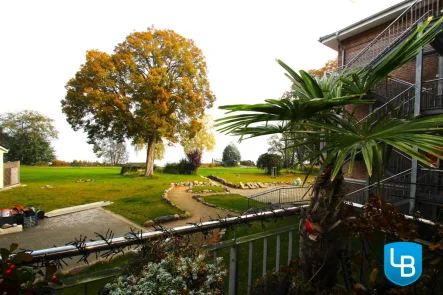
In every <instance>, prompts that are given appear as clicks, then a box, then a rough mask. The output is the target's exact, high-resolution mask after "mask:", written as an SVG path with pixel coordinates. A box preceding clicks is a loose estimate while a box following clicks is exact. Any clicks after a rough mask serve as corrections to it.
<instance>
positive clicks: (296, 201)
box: [248, 186, 311, 212]
mask: <svg viewBox="0 0 443 295" xmlns="http://www.w3.org/2000/svg"><path fill="white" fill-rule="evenodd" d="M310 189H311V186H282V187H276V188H273V189H270V190H267V191H264V192H261V193H258V194H254V195H251V196H249V197H248V212H249V211H252V212H258V211H267V210H273V209H277V208H278V209H281V208H284V207H291V206H294V205H301V204H306V203H307V202H309V196H308V193H309V190H310Z"/></svg>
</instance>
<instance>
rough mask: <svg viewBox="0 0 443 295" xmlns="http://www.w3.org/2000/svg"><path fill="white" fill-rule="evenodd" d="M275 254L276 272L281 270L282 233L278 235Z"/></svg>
mask: <svg viewBox="0 0 443 295" xmlns="http://www.w3.org/2000/svg"><path fill="white" fill-rule="evenodd" d="M276 248H277V249H276V254H275V272H276V273H279V272H280V248H281V235H277V245H276Z"/></svg>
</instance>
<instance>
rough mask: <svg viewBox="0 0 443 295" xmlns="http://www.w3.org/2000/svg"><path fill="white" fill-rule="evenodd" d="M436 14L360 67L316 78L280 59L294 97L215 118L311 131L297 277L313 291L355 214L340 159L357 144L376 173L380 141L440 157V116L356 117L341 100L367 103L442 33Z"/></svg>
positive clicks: (251, 133) (259, 132)
mask: <svg viewBox="0 0 443 295" xmlns="http://www.w3.org/2000/svg"><path fill="white" fill-rule="evenodd" d="M442 20H443V19H440V20H438V21H437V22H436V23H435V24H434V25H433V26H432V27H430V28H429V24H430V21H431V19H428V20H427V21H426V22H424V23H423V25H422V26H420V27H419V28H417V29H416V30H415V31H413V32H412V33H411V35H410V37H408V38H407V39H406V40H405V41H403V42H402V44H400V45H399V47H398V48H397V49H395V50H394V51H393V52H392V53H390V54H389V55H388V56H387V57H386V58H385V59H384V60H383V61H381V62H380V63H377V64H374V65H369V66H367V67H365V68H363V69H347V70H346V71H344V72H342V73H340V74H335V75H330V76H329V77H328V76H323V77H322V78H318V79H315V78H313V77H312V76H311V75H309V74H308V73H306V72H305V71H300V72H299V73H296V72H295V71H294V70H292V69H291V68H290V67H288V66H287V65H286V64H284V63H283V62H281V61H278V63H279V64H280V65H281V66H282V67H283V68H284V69H285V70H286V71H287V76H288V77H289V78H290V79H291V81H292V82H293V84H294V87H293V96H294V97H295V99H291V98H287V99H282V100H267V101H266V103H262V104H255V105H229V106H222V107H221V109H224V110H227V111H229V112H230V113H232V112H240V114H233V115H230V116H227V117H225V118H222V119H219V120H218V121H217V122H218V125H216V126H219V127H220V131H222V132H226V133H230V134H233V135H240V136H241V138H251V137H257V136H263V135H271V134H280V133H284V132H291V131H293V129H292V126H293V125H294V124H299V125H303V126H305V127H306V128H307V129H306V130H309V131H308V132H303V133H302V134H303V137H304V138H305V140H306V142H304V143H302V144H306V143H309V144H314V145H315V146H316V147H317V149H316V150H313V151H312V152H311V153H310V154H309V155H308V156H307V158H306V159H308V160H311V162H315V161H319V162H320V163H321V169H320V171H319V174H318V177H317V178H316V182H315V184H314V187H313V190H312V195H311V201H310V205H309V208H308V209H307V214H306V215H304V216H303V218H302V220H301V224H302V225H304V226H300V246H299V247H300V249H299V253H300V266H301V271H302V277H303V279H304V280H305V282H308V283H310V284H311V286H312V288H313V289H314V290H315V291H317V294H320V293H321V294H329V293H330V291H331V289H332V287H333V286H334V285H335V284H336V283H337V273H338V270H339V265H340V263H339V260H338V259H339V257H340V251H341V250H342V249H343V247H344V245H343V241H344V240H346V235H347V234H349V233H350V232H351V231H352V227H351V225H352V220H353V219H352V218H349V215H347V214H346V210H345V209H346V206H345V205H344V204H343V199H344V196H345V190H344V186H343V180H344V177H343V172H342V167H343V166H344V164H345V163H346V162H347V161H349V162H350V165H349V172H351V171H352V167H353V164H354V160H355V158H356V156H357V154H358V153H359V151H360V150H361V154H362V156H363V159H364V162H365V165H366V168H367V171H368V174H369V176H372V175H379V174H380V172H381V168H382V164H383V150H384V148H385V147H393V148H396V149H398V150H400V151H402V152H403V153H404V154H406V155H408V156H410V157H413V158H416V159H418V160H419V161H420V162H422V163H424V164H426V165H429V166H432V161H431V160H430V159H429V158H427V156H426V154H422V153H419V152H418V151H417V150H416V149H419V150H422V151H424V152H426V153H428V154H430V155H433V156H435V157H438V158H442V156H441V155H439V147H441V146H442V138H441V135H439V133H440V134H441V133H442V132H443V127H442V126H443V115H439V116H434V117H416V118H412V119H397V118H395V117H394V116H392V117H391V116H384V117H383V116H382V117H380V118H377V117H376V116H375V115H373V116H370V117H369V118H367V119H365V120H363V121H362V122H360V121H358V120H356V119H355V118H354V117H353V116H352V115H353V114H352V113H348V112H346V110H343V109H344V108H343V106H344V105H346V104H355V105H357V106H358V105H361V104H364V103H372V102H373V101H368V100H363V99H362V98H363V97H364V96H365V95H366V94H367V93H368V91H369V90H370V89H371V88H373V87H374V86H375V85H376V84H377V83H379V82H380V81H382V80H383V79H385V78H386V77H387V76H388V75H389V74H390V73H391V72H393V71H395V70H396V69H398V68H400V67H402V66H403V65H405V64H406V63H407V62H408V61H410V60H412V59H413V58H414V57H415V56H416V55H417V53H418V52H419V51H420V50H421V49H422V48H423V47H424V46H425V45H427V44H429V43H430V42H431V41H432V40H433V39H434V38H435V36H436V35H437V34H438V33H439V32H440V31H441V29H442ZM425 28H426V30H425ZM321 143H322V144H321Z"/></svg>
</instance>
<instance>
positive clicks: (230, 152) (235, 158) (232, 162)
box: [222, 142, 241, 166]
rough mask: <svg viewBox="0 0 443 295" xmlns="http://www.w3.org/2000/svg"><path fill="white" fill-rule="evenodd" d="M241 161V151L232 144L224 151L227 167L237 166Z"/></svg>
mask: <svg viewBox="0 0 443 295" xmlns="http://www.w3.org/2000/svg"><path fill="white" fill-rule="evenodd" d="M240 160H241V155H240V151H239V150H238V148H237V146H236V145H235V144H233V143H232V142H231V143H230V144H228V145H227V146H226V147H225V149H224V150H223V158H222V161H223V163H224V164H225V165H226V166H237V165H238V162H239V161H240Z"/></svg>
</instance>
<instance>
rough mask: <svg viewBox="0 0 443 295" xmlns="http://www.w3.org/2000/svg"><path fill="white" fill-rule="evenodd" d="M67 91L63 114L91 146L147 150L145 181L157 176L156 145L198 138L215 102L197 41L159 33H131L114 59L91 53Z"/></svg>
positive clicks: (113, 55)
mask: <svg viewBox="0 0 443 295" xmlns="http://www.w3.org/2000/svg"><path fill="white" fill-rule="evenodd" d="M66 90H67V93H66V97H65V99H63V100H62V108H63V112H64V113H65V114H66V116H67V121H68V122H69V124H70V125H71V126H72V128H73V129H74V130H79V129H83V130H84V131H85V132H86V133H87V135H88V140H89V143H95V142H96V141H97V140H99V139H101V138H114V139H116V140H123V139H125V138H126V139H130V140H131V141H132V143H133V144H134V145H136V144H138V145H140V144H145V145H146V154H147V156H146V173H145V175H146V176H151V175H152V174H153V168H154V154H155V146H156V144H157V143H159V142H160V141H162V140H167V141H168V142H171V143H176V142H180V141H182V140H183V139H182V138H181V134H184V133H186V135H187V136H189V137H193V136H195V134H197V133H198V132H199V130H200V129H201V128H202V122H201V120H199V119H198V118H202V116H203V115H204V112H205V108H210V107H212V105H213V103H214V101H215V96H214V94H213V93H212V91H211V90H210V87H209V81H208V78H207V67H206V62H205V58H204V56H203V54H202V52H201V50H200V49H199V48H198V47H197V46H196V45H195V43H194V41H192V40H191V39H187V38H184V37H182V36H181V35H179V34H177V33H175V32H174V31H172V30H157V29H155V28H154V27H151V28H149V29H148V30H147V31H144V32H134V33H131V34H130V35H128V36H127V37H126V40H125V41H124V42H122V43H120V44H118V45H117V46H116V47H115V49H114V52H113V54H107V53H105V52H100V51H98V50H90V51H88V52H87V53H86V62H85V64H83V65H82V66H81V67H80V70H79V71H78V72H77V73H76V75H75V77H74V78H72V79H71V80H69V81H68V83H67V85H66ZM183 130H186V132H183Z"/></svg>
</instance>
